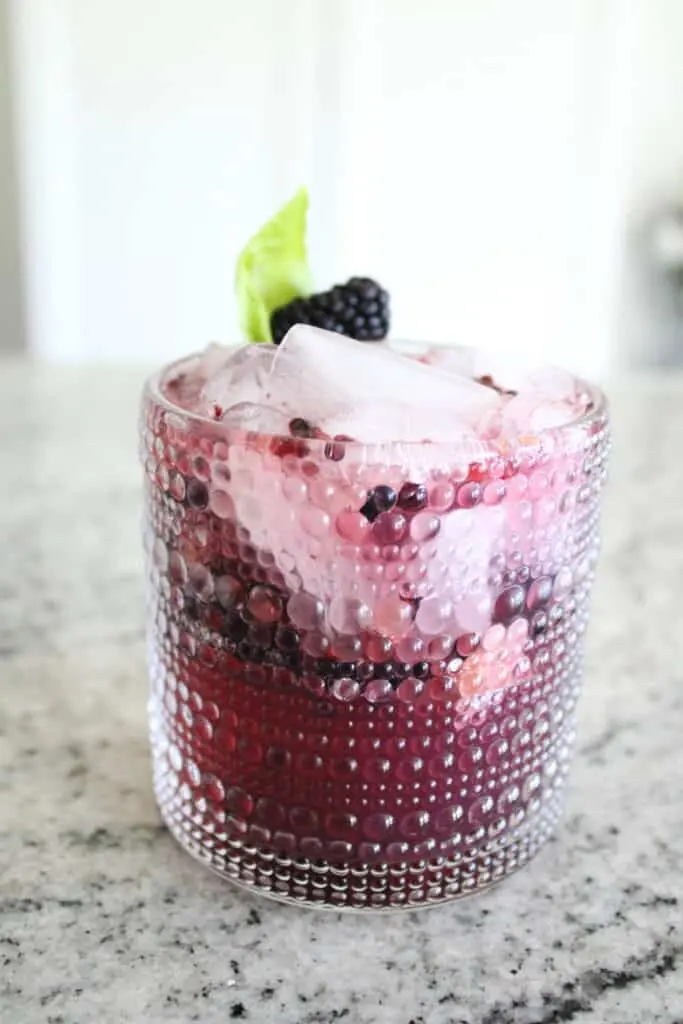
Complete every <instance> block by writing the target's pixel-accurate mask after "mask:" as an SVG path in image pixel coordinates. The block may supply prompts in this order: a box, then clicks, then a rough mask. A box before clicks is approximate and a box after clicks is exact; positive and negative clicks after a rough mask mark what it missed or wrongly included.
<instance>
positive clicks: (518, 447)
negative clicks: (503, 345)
mask: <svg viewBox="0 0 683 1024" xmlns="http://www.w3.org/2000/svg"><path fill="white" fill-rule="evenodd" d="M245 344H247V343H245ZM412 344H416V343H414V342H413V343H412ZM238 347H241V346H235V348H238ZM440 347H443V348H448V347H451V348H458V349H460V350H463V349H464V350H466V351H477V350H476V348H474V347H473V346H467V345H457V346H440ZM201 355H202V353H201V352H191V353H189V354H188V355H185V356H181V357H179V358H178V359H174V360H172V361H171V362H169V363H166V364H164V365H163V366H161V367H159V368H158V369H157V370H155V371H154V372H152V373H151V374H148V376H147V377H146V379H145V382H144V387H143V396H144V397H149V398H150V400H151V401H152V402H153V403H154V404H155V405H157V406H158V407H160V408H162V409H163V410H164V412H165V413H167V414H170V415H172V416H175V417H179V418H180V419H182V420H183V421H184V422H186V423H191V424H194V425H195V426H196V427H198V428H201V429H202V431H203V432H204V433H207V432H208V433H210V434H211V435H212V436H213V438H214V439H215V440H224V441H226V442H233V443H234V442H240V441H242V442H244V441H246V439H247V438H253V439H261V440H263V441H264V442H271V441H273V442H278V441H290V442H292V441H297V440H298V441H303V442H305V444H306V445H307V446H308V450H309V453H310V454H313V453H315V452H316V451H320V452H321V453H322V452H323V451H324V449H325V446H326V445H330V444H339V445H343V447H344V450H345V452H347V451H351V452H358V453H367V452H368V451H373V452H377V453H381V452H392V451H398V450H401V451H404V450H405V451H408V452H410V451H412V452H417V451H420V450H429V451H431V452H437V451H443V452H450V453H453V454H455V453H458V452H459V453H460V454H463V455H469V456H471V457H474V458H492V457H496V456H498V457H500V456H501V454H504V453H507V454H508V455H509V454H510V453H511V452H512V451H520V452H523V451H526V452H529V451H530V450H533V449H534V448H542V447H543V442H544V441H547V440H549V439H551V438H552V439H553V441H554V442H555V443H557V441H559V440H561V439H562V438H569V437H575V436H576V435H577V434H578V435H580V436H583V435H584V434H586V433H588V432H590V428H591V427H592V426H593V424H595V423H597V422H600V421H602V420H604V418H605V417H606V416H607V414H608V409H609V403H608V400H607V396H606V394H605V392H604V391H603V390H602V388H600V387H599V386H598V385H597V384H594V383H592V382H591V381H588V380H586V379H585V378H584V377H581V376H579V375H577V374H574V373H570V371H563V372H567V373H569V374H570V376H571V377H572V379H573V380H575V381H576V382H577V383H578V384H580V385H581V387H582V388H584V389H585V391H586V392H587V393H588V394H589V395H590V398H591V402H590V404H589V406H588V408H587V409H586V410H585V411H584V412H582V413H580V414H579V415H578V416H575V417H574V418H573V419H571V420H568V421H567V422H566V423H562V424H560V425H558V426H553V427H543V428H541V429H540V430H532V431H529V433H528V434H522V433H520V434H518V435H513V436H504V437H503V436H501V437H499V438H463V439H457V438H456V439H450V440H435V441H431V440H422V441H402V440H392V441H362V440H359V439H357V438H351V439H348V440H347V439H345V438H341V437H323V438H320V437H297V436H295V435H292V434H278V433H272V432H268V431H261V430H254V429H251V428H250V427H249V426H248V425H243V426H240V425H237V424H234V425H226V424H224V423H222V422H221V421H220V420H216V419H212V418H211V417H210V416H206V415H204V414H203V413H201V412H198V411H196V410H194V409H186V408H184V407H183V406H181V405H177V404H176V403H175V402H173V401H172V400H171V399H170V398H168V397H167V395H166V394H165V393H164V390H163V385H164V383H165V381H166V380H168V379H169V377H170V375H171V374H172V373H173V371H176V370H178V369H179V368H180V367H182V366H183V365H184V364H187V363H190V362H191V361H192V360H196V359H199V358H200V357H201ZM553 368H554V369H556V368H557V367H555V366H553ZM365 458H367V455H366V456H365Z"/></svg>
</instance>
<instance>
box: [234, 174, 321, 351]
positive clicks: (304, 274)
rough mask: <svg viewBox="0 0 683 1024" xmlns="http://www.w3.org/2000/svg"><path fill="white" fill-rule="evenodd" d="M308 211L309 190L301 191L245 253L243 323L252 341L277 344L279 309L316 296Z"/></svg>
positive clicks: (239, 275) (240, 266) (240, 278)
mask: <svg viewBox="0 0 683 1024" xmlns="http://www.w3.org/2000/svg"><path fill="white" fill-rule="evenodd" d="M307 213H308V191H307V190H306V189H305V188H301V189H299V191H298V192H297V193H296V195H295V196H294V197H293V198H292V199H290V201H289V202H288V203H287V204H286V205H285V206H283V207H282V209H281V210H280V211H279V212H278V213H276V214H275V216H274V217H273V218H272V220H269V221H268V223H267V224H264V225H263V227H262V228H261V229H260V230H259V231H258V232H257V233H256V234H255V235H254V237H253V238H251V239H250V240H249V242H247V244H246V245H245V247H244V249H243V250H242V252H241V253H240V256H239V259H238V260H237V271H236V274H235V292H236V294H237V302H238V305H239V314H240V324H241V327H242V330H243V331H244V334H245V335H246V337H247V340H248V341H272V335H271V332H270V316H271V313H272V312H273V310H275V309H279V307H280V306H285V305H286V304H287V303H288V302H291V301H292V299H295V298H297V297H299V296H303V295H310V293H311V290H312V283H311V272H310V270H309V266H308V257H307V255H306V215H307Z"/></svg>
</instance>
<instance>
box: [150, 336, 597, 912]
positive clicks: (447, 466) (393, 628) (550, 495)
mask: <svg viewBox="0 0 683 1024" xmlns="http://www.w3.org/2000/svg"><path fill="white" fill-rule="evenodd" d="M299 330H301V329H299V328H295V329H294V331H293V332H290V335H291V334H294V335H296V332H297V331H299ZM304 330H309V335H310V334H311V333H312V332H311V331H310V329H304ZM316 333H320V332H316ZM290 335H288V338H289V337H290ZM309 335H306V337H305V338H304V340H303V342H302V344H303V345H304V348H305V347H306V346H307V345H308V344H309V342H310V340H311V339H310V337H309ZM336 337H337V336H335V338H336ZM314 340H315V344H317V345H319V346H321V347H320V348H319V349H318V350H317V351H318V353H319V354H320V357H321V358H322V353H323V351H326V350H323V348H322V346H324V345H326V344H327V343H328V341H327V340H326V337H322V336H321V337H320V338H316V339H314ZM338 342H339V344H343V345H345V346H352V347H353V346H357V350H353V351H351V350H350V349H348V350H347V349H346V348H345V349H344V360H345V362H344V367H346V370H345V371H344V372H341V371H340V370H339V365H340V364H339V362H338V360H337V361H336V362H335V360H334V359H331V362H332V363H333V364H334V365H333V368H332V369H326V370H325V371H324V373H323V372H322V371H321V373H322V376H320V375H318V376H316V375H315V373H313V372H312V371H310V367H309V366H308V364H306V362H305V360H304V362H303V363H301V364H298V363H297V362H296V359H295V358H294V357H295V356H297V350H296V343H297V337H296V336H295V337H294V340H293V341H292V342H291V343H290V341H288V340H285V342H284V344H283V346H282V347H281V348H280V349H275V348H274V346H271V345H263V346H245V347H244V348H242V349H238V350H233V351H232V352H229V351H226V350H218V349H214V350H212V351H210V352H209V353H207V354H205V355H204V356H201V357H194V358H192V359H189V360H186V361H184V362H182V363H180V364H175V365H174V366H173V367H171V368H169V369H168V370H166V371H163V372H162V373H161V374H159V375H158V376H157V377H155V378H154V379H152V380H151V381H150V382H149V384H148V386H147V388H146V391H145V395H144V402H143V415H142V447H143V458H144V462H145V468H146V501H147V526H146V538H147V547H148V552H149V581H150V587H149V593H150V619H149V621H150V662H151V680H152V686H151V698H150V705H149V707H150V728H151V740H152V749H153V761H154V780H155V790H156V795H157V800H158V802H159V806H160V808H161V812H162V815H163V817H164V820H165V821H166V823H167V824H168V827H169V828H170V830H171V832H172V833H173V835H174V836H175V837H176V838H177V839H178V840H179V841H180V843H181V844H182V845H183V846H184V847H185V848H186V849H187V850H188V851H189V852H191V853H192V854H193V855H194V856H195V857H197V858H199V859H201V860H203V861H204V862H206V863H207V864H209V865H211V866H212V867H213V868H214V869H215V870H216V871H218V872H220V873H221V874H224V875H225V876H227V877H229V878H232V879H233V880H235V881H237V882H239V883H241V884H242V885H245V886H249V887H252V888H255V889H257V890H260V891H262V892H266V893H268V894H270V895H273V896H276V897H279V898H281V899H285V900H293V901H297V902H302V903H315V904H322V905H326V904H327V905H334V906H336V907H353V908H373V907H374V908H380V909H385V908H392V907H406V906H422V905H430V904H436V903H439V902H442V901H444V900H448V899H452V898H455V897H458V896H461V895H464V894H467V893H471V892H475V891H477V890H480V889H483V888H485V887H487V886H489V885H490V884H492V883H493V882H495V881H497V880H499V879H501V878H503V877H504V876H505V875H506V874H508V873H510V872H512V871H514V870H515V869H516V868H518V867H519V866H521V865H522V864H523V863H524V862H526V861H527V860H528V858H529V857H530V856H532V855H533V854H534V853H535V852H536V850H538V848H539V847H540V846H541V845H542V844H543V843H544V842H545V840H546V839H547V838H548V836H549V835H550V834H551V833H552V831H553V829H554V827H555V825H556V823H557V820H558V817H559V814H560V810H561V805H562V795H563V789H564V784H565V779H566V774H567V769H568V764H569V758H570V753H571V750H572V745H573V738H574V727H575V706H576V701H577V697H578V693H579V687H580V682H581V667H582V664H581V663H582V638H583V633H584V630H585V627H586V622H587V609H588V597H589V590H590V586H591V582H592V578H593V573H594V567H595V561H596V555H597V547H598V539H597V521H598V499H599V491H600V488H601V485H602V482H603V478H604V465H605V458H606V454H607V450H608V433H607V419H606V409H605V405H604V400H603V398H602V396H601V395H600V394H599V393H598V392H597V391H595V390H594V389H591V388H589V387H587V386H585V385H583V384H582V383H581V382H578V381H576V380H574V379H572V378H569V377H568V376H567V375H562V374H557V373H556V374H554V375H553V374H552V373H549V372H546V373H545V375H540V377H539V375H536V377H535V378H534V376H533V375H530V376H528V377H526V378H524V379H523V382H522V385H521V386H518V387H513V386H510V387H508V386H505V387H503V386H502V385H501V383H500V382H499V381H498V380H497V379H496V378H495V377H494V378H493V379H491V377H490V376H484V375H482V374H481V373H478V372H476V370H475V362H476V358H477V357H476V356H475V355H473V354H472V353H467V352H462V351H461V352H459V353H451V354H450V355H449V354H445V355H444V354H443V353H427V354H426V355H424V356H422V357H421V358H420V359H419V360H418V359H409V358H407V357H405V356H400V355H396V354H393V353H391V352H390V350H389V349H388V346H386V345H384V344H381V345H371V346H368V345H365V346H363V345H360V343H358V342H349V341H347V340H345V339H338ZM334 344H337V342H335V343H334ZM302 351H303V349H302ZM307 351H308V349H307ZM330 352H332V348H331V349H330ZM335 352H336V350H335ZM299 354H300V353H299ZM337 355H338V353H337ZM293 358H294V363H293V364H291V365H290V364H289V363H288V360H291V359H293ZM356 359H358V360H361V362H360V363H358V364H357V365H356V363H355V362H354V360H356ZM349 360H350V362H349ZM366 360H369V363H368V364H367V366H366ZM373 360H375V362H374V363H373ZM378 360H379V361H380V362H377V361H378ZM385 360H386V362H384V361H385ZM380 364H381V365H380ZM456 364H457V365H456ZM309 371H310V372H309ZM455 371H457V372H455ZM316 372H317V370H316ZM325 374H327V375H328V376H335V380H334V388H335V392H334V396H333V398H329V396H328V394H327V392H326V388H327V387H328V385H329V384H330V382H329V381H328V380H327V378H326V377H325ZM380 379H381V381H382V384H381V387H380V390H381V392H382V395H383V397H381V398H380V399H377V400H376V399H375V398H374V397H373V389H374V390H376V389H377V388H378V387H379V385H378V380H380ZM449 389H452V390H449ZM347 392H349V393H352V395H353V396H355V399H357V401H356V402H355V403H354V402H349V401H348V394H347ZM340 394H341V397H340ZM407 396H408V397H407ZM410 396H412V400H409V397H410ZM394 399H395V400H394Z"/></svg>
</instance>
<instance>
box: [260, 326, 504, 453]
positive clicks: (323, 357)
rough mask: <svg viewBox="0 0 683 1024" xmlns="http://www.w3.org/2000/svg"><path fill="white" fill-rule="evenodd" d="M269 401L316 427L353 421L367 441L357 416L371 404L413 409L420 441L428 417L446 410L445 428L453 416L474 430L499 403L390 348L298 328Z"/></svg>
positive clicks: (277, 368)
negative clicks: (354, 413) (359, 409)
mask: <svg viewBox="0 0 683 1024" xmlns="http://www.w3.org/2000/svg"><path fill="white" fill-rule="evenodd" d="M266 401H267V402H268V404H271V405H274V406H275V407H277V408H279V409H282V410H283V411H286V412H289V413H291V414H292V415H296V416H303V417H304V418H305V419H308V420H310V421H311V422H313V423H315V424H316V425H319V424H321V423H322V422H323V421H325V420H327V421H330V420H332V419H336V418H338V417H346V418H347V419H346V420H345V422H346V424H347V427H348V428H349V429H348V432H350V433H351V435H352V436H354V437H359V431H358V430H357V429H351V428H352V419H351V418H349V417H350V416H351V414H352V410H353V409H354V408H356V407H358V406H359V405H360V406H361V407H362V408H363V409H365V410H367V403H376V404H378V406H379V405H381V406H383V407H385V408H386V407H387V406H393V405H400V406H403V407H404V408H406V409H410V410H411V423H412V424H413V426H411V427H410V431H411V433H412V434H413V436H414V435H415V431H417V432H418V433H419V434H421V435H422V436H421V437H420V439H422V437H423V436H424V428H422V427H418V426H417V423H418V418H419V416H420V415H425V414H429V415H430V416H433V414H434V410H440V413H441V414H443V418H441V417H439V427H440V428H441V427H443V426H444V425H445V424H446V423H447V422H448V418H449V416H451V417H455V418H457V421H458V422H459V423H460V422H461V423H463V424H465V425H467V426H468V427H471V426H474V425H476V423H477V422H478V421H479V420H480V418H481V417H482V416H483V415H484V414H485V413H487V411H489V410H490V409H491V408H492V407H494V406H496V405H497V404H498V402H499V397H498V395H497V394H496V393H495V392H494V391H492V390H491V389H490V388H486V387H483V386H482V385H480V384H477V383H476V382H474V381H472V380H469V379H467V378H466V377H461V376H457V375H455V374H452V373H444V372H442V371H440V370H439V369H438V368H436V367H433V366H427V365H425V364H423V363H420V362H416V361H415V360H414V359H410V358H409V357H407V356H404V355H401V354H399V353H398V352H396V351H394V350H393V349H391V348H390V347H389V346H388V345H387V344H382V343H372V344H370V343H363V342H358V341H355V340H353V339H352V338H347V337H344V336H343V335H340V334H335V333H333V332H330V331H322V330H319V329H318V328H315V327H309V326H304V325H297V326H296V327H293V328H292V329H291V330H290V331H289V333H288V334H287V335H286V337H285V339H284V340H283V342H282V344H281V345H280V347H279V349H278V353H277V355H276V357H275V359H274V361H273V364H272V369H271V372H270V376H269V379H268V394H267V398H266ZM377 418H379V416H378V417H377ZM363 422H364V423H366V422H367V420H366V419H365V418H364V421H363ZM436 422H437V420H436V418H434V419H432V420H431V423H432V428H433V427H434V426H435V424H436ZM339 432H341V431H339ZM359 439H360V440H363V438H361V437H359ZM392 439H396V438H395V437H392ZM416 439H417V438H416ZM439 439H440V437H438V436H437V437H433V438H432V440H439Z"/></svg>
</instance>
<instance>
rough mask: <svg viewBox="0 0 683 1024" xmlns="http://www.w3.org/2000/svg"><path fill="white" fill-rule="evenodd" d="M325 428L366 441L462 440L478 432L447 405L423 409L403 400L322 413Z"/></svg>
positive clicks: (470, 438) (322, 426) (469, 438)
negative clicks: (327, 415) (324, 415)
mask: <svg viewBox="0 0 683 1024" xmlns="http://www.w3.org/2000/svg"><path fill="white" fill-rule="evenodd" d="M320 426H321V428H322V430H324V431H325V433H326V434H329V435H330V437H335V436H336V435H338V434H341V435H344V436H347V437H353V438H355V439H357V440H359V441H362V442H363V444H382V443H385V442H389V441H405V442H410V441H433V440H435V439H438V440H439V441H461V440H465V439H467V440H473V439H474V438H475V437H476V435H475V433H474V431H473V430H472V428H471V427H470V426H469V424H468V423H466V422H464V421H463V420H461V419H459V418H458V416H457V415H456V414H455V413H451V412H448V411H447V410H445V409H440V408H437V409H431V408H430V409H422V408H417V409H416V408H415V406H411V405H404V404H403V403H396V402H387V401H379V402H377V401H373V402H361V403H359V404H358V405H357V406H355V408H353V409H346V410H345V411H344V412H341V413H337V414H335V415H334V416H331V417H323V419H322V420H321V422H320Z"/></svg>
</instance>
